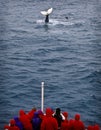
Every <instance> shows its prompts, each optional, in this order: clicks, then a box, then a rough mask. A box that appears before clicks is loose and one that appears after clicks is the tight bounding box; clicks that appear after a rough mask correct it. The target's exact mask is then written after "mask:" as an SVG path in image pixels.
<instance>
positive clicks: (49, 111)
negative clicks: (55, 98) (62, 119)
mask: <svg viewBox="0 0 101 130" xmlns="http://www.w3.org/2000/svg"><path fill="white" fill-rule="evenodd" d="M46 116H52V110H51V109H50V108H46Z"/></svg>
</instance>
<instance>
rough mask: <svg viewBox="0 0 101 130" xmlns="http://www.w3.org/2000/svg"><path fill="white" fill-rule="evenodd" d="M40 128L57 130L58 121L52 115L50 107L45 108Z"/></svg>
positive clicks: (42, 129)
mask: <svg viewBox="0 0 101 130" xmlns="http://www.w3.org/2000/svg"><path fill="white" fill-rule="evenodd" d="M41 130H58V123H57V121H56V119H55V118H54V117H52V110H51V109H50V108H46V116H45V117H44V118H43V120H42V123H41Z"/></svg>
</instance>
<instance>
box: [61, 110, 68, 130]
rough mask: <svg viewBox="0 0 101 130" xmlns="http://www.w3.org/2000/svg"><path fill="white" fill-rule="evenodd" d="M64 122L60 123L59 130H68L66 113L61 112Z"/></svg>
mask: <svg viewBox="0 0 101 130" xmlns="http://www.w3.org/2000/svg"><path fill="white" fill-rule="evenodd" d="M63 115H64V117H65V120H64V121H62V123H61V130H69V123H68V113H67V112H63Z"/></svg>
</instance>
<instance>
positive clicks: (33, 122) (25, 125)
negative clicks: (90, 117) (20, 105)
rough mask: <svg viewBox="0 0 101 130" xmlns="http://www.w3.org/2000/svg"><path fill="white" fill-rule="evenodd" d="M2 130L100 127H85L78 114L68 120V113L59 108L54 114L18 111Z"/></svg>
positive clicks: (97, 129)
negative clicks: (17, 114)
mask: <svg viewBox="0 0 101 130" xmlns="http://www.w3.org/2000/svg"><path fill="white" fill-rule="evenodd" d="M4 130H100V126H99V125H98V124H96V125H93V126H91V125H89V126H88V127H85V125H84V123H83V121H81V119H80V114H76V115H75V116H74V119H70V120H69V119H68V112H61V110H60V108H57V109H56V110H55V112H54V111H53V110H52V109H51V108H46V111H45V114H44V113H43V112H42V111H41V110H36V108H33V109H32V110H31V111H29V112H28V113H25V111H24V110H20V111H19V116H17V117H14V119H11V120H10V122H9V125H5V126H4Z"/></svg>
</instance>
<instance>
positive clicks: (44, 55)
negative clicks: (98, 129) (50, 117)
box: [0, 0, 101, 129]
mask: <svg viewBox="0 0 101 130" xmlns="http://www.w3.org/2000/svg"><path fill="white" fill-rule="evenodd" d="M50 7H53V13H52V14H51V15H50V22H49V23H48V24H45V23H44V16H42V15H41V14H40V11H41V10H44V9H48V8H50ZM66 17H68V19H66ZM42 81H44V82H45V107H48V106H49V107H52V108H53V109H55V108H56V107H60V108H61V109H62V111H68V113H69V118H73V116H74V114H75V113H77V112H78V113H80V114H81V119H82V120H83V121H84V123H85V124H86V125H88V124H95V123H98V124H100V125H101V1H100V0H96V1H95V0H89V1H88V0H86V1H83V0H68V1H66V0H55V1H50V0H42V1H41V0H21V1H20V0H13V1H12V0H4V1H2V0H0V129H3V126H4V124H6V123H8V121H9V119H11V118H12V117H14V116H15V115H18V112H19V110H20V109H24V110H25V111H28V110H30V109H31V108H32V107H33V106H35V107H37V108H38V109H40V102H41V101H40V100H41V87H40V86H41V82H42Z"/></svg>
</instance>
